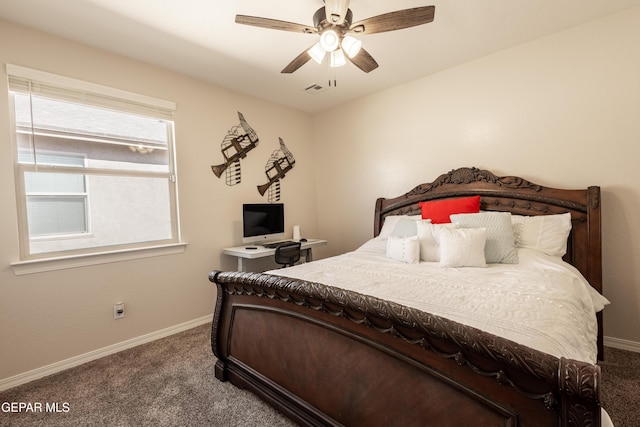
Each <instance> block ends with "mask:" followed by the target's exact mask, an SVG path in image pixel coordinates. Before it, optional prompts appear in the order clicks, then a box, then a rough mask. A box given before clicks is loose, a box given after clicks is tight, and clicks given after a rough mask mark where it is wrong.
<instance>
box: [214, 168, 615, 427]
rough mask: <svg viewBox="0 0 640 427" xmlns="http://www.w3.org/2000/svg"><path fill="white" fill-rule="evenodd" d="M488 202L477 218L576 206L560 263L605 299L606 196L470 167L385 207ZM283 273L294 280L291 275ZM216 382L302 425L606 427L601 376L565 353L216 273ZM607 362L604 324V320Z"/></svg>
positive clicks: (295, 283)
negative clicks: (471, 199) (466, 199)
mask: <svg viewBox="0 0 640 427" xmlns="http://www.w3.org/2000/svg"><path fill="white" fill-rule="evenodd" d="M469 195H480V196H481V209H482V210H498V211H507V212H511V213H513V214H519V215H548V214H559V213H565V212H570V213H571V219H572V231H571V235H570V237H569V241H568V244H567V255H566V256H565V257H564V259H565V260H566V261H567V262H569V263H571V264H572V265H574V266H575V267H576V268H577V269H578V270H579V271H580V272H581V273H582V274H583V275H584V276H585V278H587V280H588V281H589V282H590V283H591V285H592V286H593V287H594V288H595V289H596V290H598V291H599V292H602V264H601V235H600V233H601V231H600V230H601V229H600V189H599V187H589V188H587V189H583V190H565V189H556V188H549V187H543V186H540V185H537V184H533V183H531V182H530V181H527V180H525V179H523V178H519V177H515V176H506V177H499V176H496V175H494V174H492V173H491V172H489V171H485V170H480V169H476V168H461V169H456V170H453V171H451V172H449V173H447V174H444V175H441V176H440V177H438V178H437V179H436V180H435V181H433V182H431V183H428V184H420V185H418V186H416V187H414V188H413V189H412V190H411V191H409V192H408V193H406V194H403V195H401V196H398V197H396V198H391V199H385V198H381V199H378V200H377V202H376V211H375V217H374V218H375V220H374V235H376V236H377V235H378V233H379V232H380V229H381V227H382V224H383V223H384V220H385V218H386V216H388V215H414V214H419V213H420V208H419V202H420V201H425V200H435V199H443V198H452V197H461V196H469ZM285 273H286V272H285ZM209 279H210V280H211V281H212V282H214V283H216V285H217V301H216V309H215V315H214V321H213V326H212V349H213V352H214V354H215V355H216V357H217V358H218V361H217V363H216V367H215V375H216V377H217V378H218V379H220V380H222V381H227V380H228V381H231V382H232V383H233V384H236V385H237V386H239V387H244V388H247V389H249V390H252V391H253V392H254V393H256V394H257V395H259V396H261V397H262V398H263V399H265V400H266V401H268V402H270V403H271V404H272V405H273V406H274V407H276V408H278V409H279V410H280V411H282V412H283V413H285V414H287V415H288V416H289V417H291V418H292V419H293V420H295V421H296V422H298V423H300V424H302V425H346V426H367V427H370V426H385V427H386V426H402V427H406V426H412V425H415V426H428V425H433V426H438V427H440V426H466V425H473V426H512V427H515V426H524V427H541V426H563V427H568V426H594V427H598V426H600V423H601V420H600V406H599V387H600V368H599V367H598V366H597V365H591V364H588V363H583V362H579V361H574V360H567V359H563V358H561V359H558V358H556V357H554V356H551V355H548V354H545V353H542V352H540V351H536V350H533V349H531V348H528V347H525V346H523V345H520V344H517V343H514V342H512V341H509V340H507V339H504V338H501V337H498V336H494V335H492V334H489V333H486V332H483V331H480V330H478V329H475V328H472V327H469V326H465V325H462V324H459V323H456V322H454V321H451V320H448V319H445V318H441V317H438V316H434V315H431V314H429V313H425V312H422V311H420V310H417V309H412V308H408V307H406V306H402V305H399V304H396V303H393V302H389V301H385V300H380V299H377V298H375V297H372V296H367V295H362V294H358V293H355V292H351V291H347V290H343V289H339V288H335V287H330V286H325V285H322V284H318V283H311V282H306V281H302V280H297V279H291V278H286V277H280V276H275V275H265V274H258V273H239V272H219V271H214V272H212V273H211V274H210V276H209ZM598 322H599V328H600V335H599V340H598V349H599V353H600V355H601V354H602V316H601V314H600V313H599V314H598Z"/></svg>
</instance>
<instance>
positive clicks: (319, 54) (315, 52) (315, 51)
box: [307, 42, 326, 64]
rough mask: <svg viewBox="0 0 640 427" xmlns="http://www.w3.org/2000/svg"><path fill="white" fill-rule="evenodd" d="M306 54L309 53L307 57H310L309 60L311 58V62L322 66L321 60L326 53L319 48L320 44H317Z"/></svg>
mask: <svg viewBox="0 0 640 427" xmlns="http://www.w3.org/2000/svg"><path fill="white" fill-rule="evenodd" d="M307 53H309V56H311V58H313V60H314V61H316V62H317V63H318V64H322V60H323V59H324V55H325V53H326V51H325V50H324V49H323V48H322V46H320V42H318V43H316V44H314V45H313V46H311V49H309V50H308V51H307Z"/></svg>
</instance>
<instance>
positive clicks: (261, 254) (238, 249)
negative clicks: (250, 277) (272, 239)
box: [222, 239, 327, 271]
mask: <svg viewBox="0 0 640 427" xmlns="http://www.w3.org/2000/svg"><path fill="white" fill-rule="evenodd" d="M326 244H327V241H326V240H320V239H308V240H307V241H306V242H302V245H301V246H300V249H301V250H302V251H303V252H304V257H305V259H306V260H307V261H312V260H313V255H312V254H311V249H312V248H314V247H316V246H322V245H326ZM247 248H255V249H247ZM222 253H223V254H225V255H231V256H234V257H237V258H238V271H244V266H243V262H242V260H243V259H255V258H265V257H271V256H274V254H275V253H276V249H275V248H265V247H264V246H261V245H251V244H249V245H242V246H234V247H232V248H224V249H223V250H222Z"/></svg>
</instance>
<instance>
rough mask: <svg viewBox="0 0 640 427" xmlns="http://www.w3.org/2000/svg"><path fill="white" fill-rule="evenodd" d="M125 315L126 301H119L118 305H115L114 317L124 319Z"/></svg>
mask: <svg viewBox="0 0 640 427" xmlns="http://www.w3.org/2000/svg"><path fill="white" fill-rule="evenodd" d="M123 317H124V303H123V302H117V303H116V305H114V306H113V318H114V319H122V318H123Z"/></svg>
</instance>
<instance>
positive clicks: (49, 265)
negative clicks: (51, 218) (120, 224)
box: [11, 243, 187, 276]
mask: <svg viewBox="0 0 640 427" xmlns="http://www.w3.org/2000/svg"><path fill="white" fill-rule="evenodd" d="M186 246H187V244H186V243H171V244H167V245H159V246H148V247H144V248H133V249H123V250H117V251H110V252H98V253H87V254H80V255H72V256H62V257H57V258H42V259H33V260H27V261H17V262H13V263H11V268H12V269H13V273H14V274H15V275H16V276H21V275H23V274H32V273H42V272H45V271H55V270H64V269H67V268H75V267H86V266H89V265H96V264H108V263H111V262H120V261H128V260H132V259H140V258H150V257H155V256H161V255H171V254H178V253H182V252H184V248H185V247H186Z"/></svg>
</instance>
